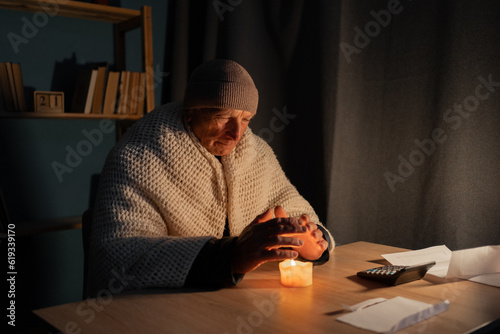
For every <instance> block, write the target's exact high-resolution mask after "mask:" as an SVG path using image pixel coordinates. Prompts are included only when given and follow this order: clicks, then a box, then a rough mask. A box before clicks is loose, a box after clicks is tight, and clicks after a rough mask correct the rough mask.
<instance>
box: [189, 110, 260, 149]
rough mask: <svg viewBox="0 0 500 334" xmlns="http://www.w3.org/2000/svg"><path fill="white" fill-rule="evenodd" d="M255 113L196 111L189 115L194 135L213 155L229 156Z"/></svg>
mask: <svg viewBox="0 0 500 334" xmlns="http://www.w3.org/2000/svg"><path fill="white" fill-rule="evenodd" d="M254 115H255V113H251V112H248V111H244V110H236V109H215V108H211V109H196V110H190V111H189V113H188V119H187V120H188V121H189V122H190V124H191V128H192V129H193V132H194V134H195V135H196V137H198V139H199V140H200V141H201V144H202V145H203V147H205V148H206V149H207V150H208V151H209V152H210V153H212V154H213V155H217V156H221V155H228V154H229V153H231V151H232V150H233V149H234V147H235V146H236V144H238V142H239V141H240V139H241V136H242V135H243V133H244V132H245V129H246V128H247V126H248V123H249V122H250V120H251V119H252V117H253V116H254Z"/></svg>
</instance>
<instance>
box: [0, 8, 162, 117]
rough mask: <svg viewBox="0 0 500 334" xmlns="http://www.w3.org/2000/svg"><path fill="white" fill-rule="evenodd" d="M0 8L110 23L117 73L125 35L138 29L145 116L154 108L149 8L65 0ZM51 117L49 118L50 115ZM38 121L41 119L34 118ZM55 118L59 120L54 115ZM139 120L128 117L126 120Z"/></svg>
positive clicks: (121, 63) (122, 64)
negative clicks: (111, 24) (62, 1)
mask: <svg viewBox="0 0 500 334" xmlns="http://www.w3.org/2000/svg"><path fill="white" fill-rule="evenodd" d="M42 5H43V6H42ZM44 7H45V8H46V9H45V8H44ZM0 9H8V10H17V11H24V12H26V11H27V12H35V13H43V14H45V13H46V12H47V13H48V14H47V15H51V16H54V15H55V16H65V17H71V18H77V19H85V20H94V21H104V22H109V23H113V25H114V30H115V32H114V35H115V36H114V48H115V50H114V54H115V67H116V70H117V71H123V70H125V33H126V32H128V31H130V30H133V29H140V30H141V44H142V47H141V51H142V68H143V71H144V72H145V73H146V109H145V113H148V112H150V111H152V110H153V109H154V107H155V96H154V78H153V73H154V70H153V37H152V33H153V29H152V18H151V16H152V14H151V7H150V6H142V7H141V10H135V9H127V8H120V7H113V6H104V5H98V4H93V3H85V2H79V1H64V3H60V0H44V1H39V0H0ZM42 117H43V116H42ZM50 117H51V118H52V117H53V116H50ZM37 118H41V117H38V116H37ZM55 118H59V117H57V116H56V117H55ZM64 118H87V116H84V117H66V116H65V117H64ZM97 118H99V117H97ZM110 118H114V117H110ZM138 118H140V117H138ZM138 118H135V117H127V118H126V119H138Z"/></svg>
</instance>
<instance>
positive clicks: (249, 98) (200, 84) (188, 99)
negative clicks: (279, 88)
mask: <svg viewBox="0 0 500 334" xmlns="http://www.w3.org/2000/svg"><path fill="white" fill-rule="evenodd" d="M258 103H259V93H258V91H257V88H256V87H255V84H254V82H253V80H252V77H251V76H250V74H248V72H247V71H246V70H245V69H244V68H243V67H242V66H241V65H240V64H238V63H237V62H235V61H232V60H223V59H215V60H211V61H209V62H206V63H204V64H202V65H200V66H198V67H197V68H196V69H195V70H194V71H193V73H192V74H191V76H190V78H189V82H188V83H187V86H186V92H185V95H184V107H185V108H188V109H194V108H227V109H237V110H245V111H249V112H252V113H255V112H257V105H258Z"/></svg>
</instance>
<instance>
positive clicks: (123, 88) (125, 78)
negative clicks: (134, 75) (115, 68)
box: [118, 71, 130, 115]
mask: <svg viewBox="0 0 500 334" xmlns="http://www.w3.org/2000/svg"><path fill="white" fill-rule="evenodd" d="M129 78H130V72H128V71H122V73H121V78H120V88H119V91H120V98H119V100H118V114H121V115H124V114H126V113H127V103H128V96H127V91H128V84H129Z"/></svg>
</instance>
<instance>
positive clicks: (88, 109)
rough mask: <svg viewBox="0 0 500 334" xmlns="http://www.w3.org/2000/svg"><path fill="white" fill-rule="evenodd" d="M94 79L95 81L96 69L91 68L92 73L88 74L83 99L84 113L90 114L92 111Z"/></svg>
mask: <svg viewBox="0 0 500 334" xmlns="http://www.w3.org/2000/svg"><path fill="white" fill-rule="evenodd" d="M96 81H97V70H92V74H91V75H90V82H89V87H88V91H87V99H86V100H85V109H84V110H83V113H84V114H90V113H91V112H92V105H93V102H94V93H95V84H96Z"/></svg>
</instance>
